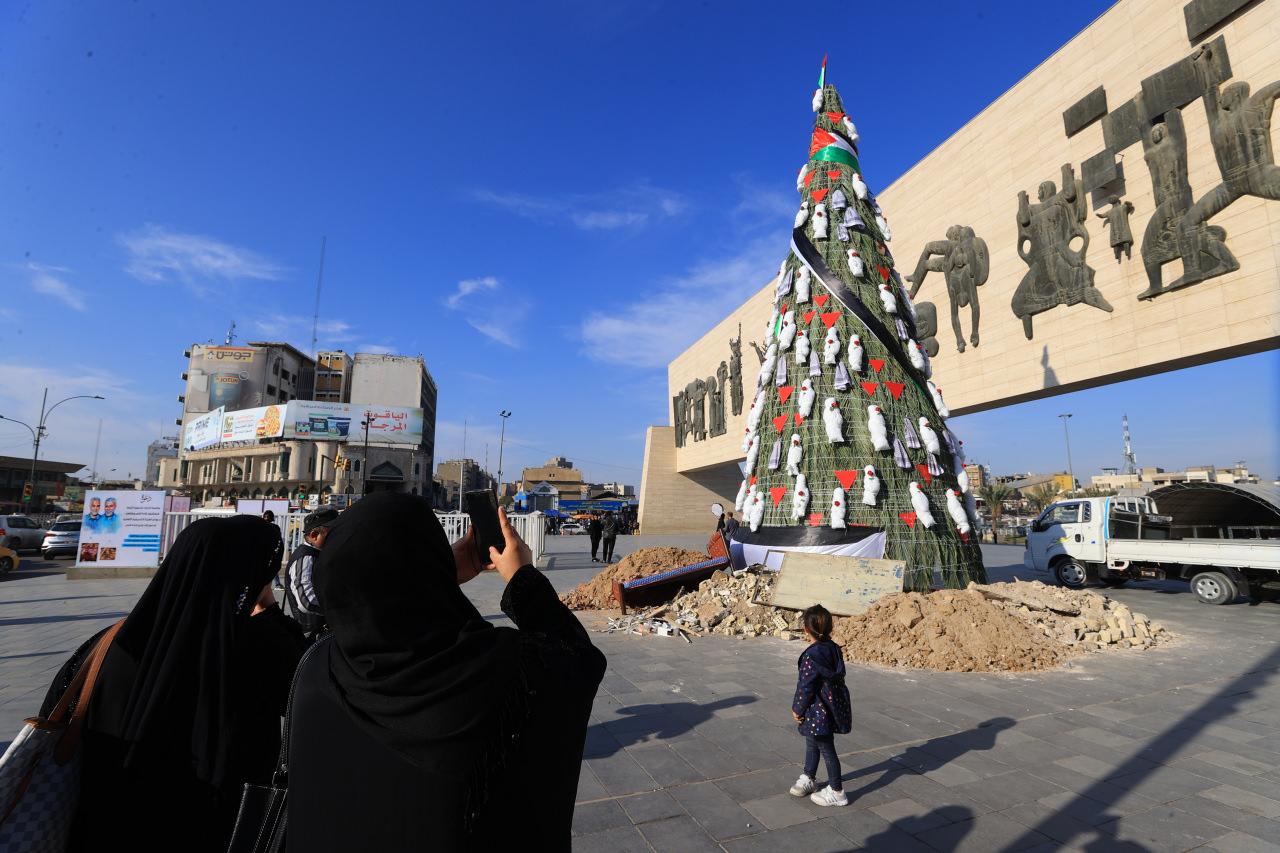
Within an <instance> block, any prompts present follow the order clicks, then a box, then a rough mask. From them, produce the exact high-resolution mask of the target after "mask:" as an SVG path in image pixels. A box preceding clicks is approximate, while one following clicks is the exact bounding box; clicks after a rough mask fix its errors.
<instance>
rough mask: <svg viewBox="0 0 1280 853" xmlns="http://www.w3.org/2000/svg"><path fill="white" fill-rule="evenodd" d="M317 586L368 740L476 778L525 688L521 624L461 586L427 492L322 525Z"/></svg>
mask: <svg viewBox="0 0 1280 853" xmlns="http://www.w3.org/2000/svg"><path fill="white" fill-rule="evenodd" d="M315 579H316V592H317V594H318V595H319V597H320V601H321V602H322V603H323V604H324V610H325V620H326V621H327V622H328V624H329V626H330V628H331V629H332V631H333V635H334V640H335V642H336V645H337V648H336V650H335V653H334V654H333V656H332V658H331V662H330V677H331V678H332V681H333V683H334V685H335V687H336V688H337V693H338V695H339V697H340V698H341V701H342V703H343V704H344V706H345V708H346V710H347V712H348V713H349V714H351V716H352V717H353V719H355V720H356V721H357V723H359V724H360V726H361V727H362V728H364V729H365V731H366V732H368V733H369V734H370V735H371V736H372V737H373V738H374V739H376V740H378V741H379V742H381V743H383V744H385V745H386V746H388V747H390V748H391V749H394V750H396V751H397V752H399V753H400V754H401V755H403V756H404V757H405V758H407V759H408V760H409V761H411V762H413V763H414V764H416V765H418V766H420V767H422V768H424V769H426V770H430V771H433V772H439V773H444V774H460V775H461V781H464V784H467V785H469V786H471V787H472V788H473V789H475V792H476V793H480V794H481V795H482V794H483V792H482V790H481V789H483V787H484V784H485V783H484V781H483V777H484V776H485V775H486V774H487V773H488V772H489V771H491V770H492V769H493V766H494V764H495V761H499V760H500V757H498V756H495V755H494V754H493V750H494V748H495V746H496V744H497V743H498V742H499V740H500V738H501V737H502V734H503V729H504V727H505V726H506V725H508V724H509V723H511V721H512V719H513V717H514V714H515V711H514V706H515V704H516V703H518V702H519V701H520V697H521V696H522V695H523V691H522V690H521V687H522V685H521V683H520V675H519V673H520V667H519V664H518V661H517V651H516V643H517V637H518V634H517V632H515V631H513V630H507V629H495V628H494V627H493V626H492V625H490V624H489V623H488V622H486V621H485V620H484V618H483V617H481V615H480V613H479V612H478V611H477V610H476V608H475V607H474V606H473V605H472V604H471V602H470V601H469V600H467V597H466V596H465V595H463V593H462V590H461V589H459V588H458V575H457V568H456V566H455V564H454V561H453V549H452V548H451V547H450V545H449V541H448V539H447V537H446V536H445V533H444V528H442V527H441V526H440V521H439V520H438V519H437V518H436V515H435V513H434V512H433V511H432V510H431V507H430V506H429V505H428V503H427V501H426V500H425V499H423V498H421V497H417V496H412V495H402V494H394V493H390V492H380V493H377V494H374V495H371V496H370V497H367V498H363V499H362V500H361V501H360V502H359V503H357V504H356V505H355V506H354V507H352V508H351V509H348V510H347V511H346V512H344V513H342V515H341V516H340V517H339V518H338V520H337V521H336V522H334V523H333V525H332V526H331V527H330V529H329V536H328V538H327V539H326V540H325V543H324V550H323V551H322V552H321V554H320V558H319V561H318V563H317V566H316V571H315Z"/></svg>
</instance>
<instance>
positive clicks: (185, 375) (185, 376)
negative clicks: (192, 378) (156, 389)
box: [182, 373, 187, 382]
mask: <svg viewBox="0 0 1280 853" xmlns="http://www.w3.org/2000/svg"><path fill="white" fill-rule="evenodd" d="M182 381H183V382H186V381H187V374H185V373H184V374H182Z"/></svg>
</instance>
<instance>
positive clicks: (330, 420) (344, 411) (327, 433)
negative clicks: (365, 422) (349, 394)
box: [284, 400, 359, 441]
mask: <svg viewBox="0 0 1280 853" xmlns="http://www.w3.org/2000/svg"><path fill="white" fill-rule="evenodd" d="M351 423H352V415H351V404H350V403H329V402H325V401H323V400H290V401H289V403H288V406H287V410H286V414H285V419H284V437H285V438H302V439H312V440H313V441H346V440H347V438H348V437H349V436H350V434H351V431H352V426H351ZM356 428H357V429H358V428H359V425H358V424H357V427H356Z"/></svg>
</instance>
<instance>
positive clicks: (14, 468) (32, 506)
mask: <svg viewBox="0 0 1280 853" xmlns="http://www.w3.org/2000/svg"><path fill="white" fill-rule="evenodd" d="M83 467H84V465H83V464H81V463H79V462H55V461H53V460H52V459H41V460H40V461H39V462H37V463H36V479H35V487H34V489H33V494H32V499H31V501H29V502H24V501H23V500H22V487H23V486H24V485H26V483H27V481H28V480H30V478H31V457H30V456H28V457H26V458H25V459H24V458H22V457H21V456H0V512H43V511H44V510H45V509H46V508H49V507H52V506H54V505H56V504H58V503H59V501H60V499H61V498H62V497H63V495H64V493H65V492H66V489H67V487H68V486H69V485H71V484H72V483H73V482H74V480H73V479H72V478H71V477H70V476H68V475H70V474H74V473H75V472H76V471H79V470H80V469H81V468H83Z"/></svg>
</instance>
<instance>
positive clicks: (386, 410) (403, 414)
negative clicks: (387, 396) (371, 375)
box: [351, 403, 422, 444]
mask: <svg viewBox="0 0 1280 853" xmlns="http://www.w3.org/2000/svg"><path fill="white" fill-rule="evenodd" d="M351 412H352V414H353V415H354V416H355V417H354V418H353V419H352V422H351V424H352V425H351V440H352V441H363V440H364V425H363V422H364V419H365V417H366V416H367V417H368V418H369V441H370V443H374V444H421V443H422V409H411V408H406V407H403V406H372V405H362V404H360V403H352V404H351ZM357 431H358V434H357Z"/></svg>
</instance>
